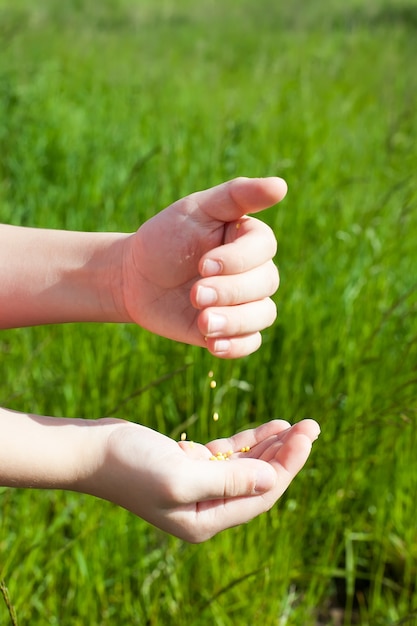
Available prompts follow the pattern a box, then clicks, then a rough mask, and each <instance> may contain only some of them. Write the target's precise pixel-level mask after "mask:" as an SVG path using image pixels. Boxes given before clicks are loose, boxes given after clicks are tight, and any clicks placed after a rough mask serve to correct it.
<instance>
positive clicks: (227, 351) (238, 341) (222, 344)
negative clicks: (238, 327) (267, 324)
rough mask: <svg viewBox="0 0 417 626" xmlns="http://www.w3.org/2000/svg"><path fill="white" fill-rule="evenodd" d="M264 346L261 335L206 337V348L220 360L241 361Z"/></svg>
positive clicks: (257, 333)
mask: <svg viewBox="0 0 417 626" xmlns="http://www.w3.org/2000/svg"><path fill="white" fill-rule="evenodd" d="M261 345H262V336H261V333H259V332H256V333H253V334H251V335H242V336H240V337H219V338H216V337H206V338H205V346H206V348H207V350H208V351H209V352H211V354H213V355H214V356H216V357H218V358H219V359H240V358H241V357H244V356H248V355H249V354H252V353H253V352H256V350H258V349H259V348H260V346H261Z"/></svg>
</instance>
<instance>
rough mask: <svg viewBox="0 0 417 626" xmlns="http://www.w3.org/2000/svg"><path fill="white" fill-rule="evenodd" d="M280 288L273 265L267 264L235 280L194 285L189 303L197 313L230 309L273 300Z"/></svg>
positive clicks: (216, 279)
mask: <svg viewBox="0 0 417 626" xmlns="http://www.w3.org/2000/svg"><path fill="white" fill-rule="evenodd" d="M278 286H279V274H278V269H277V267H276V265H275V264H274V263H273V262H272V261H268V262H267V263H264V264H263V265H261V266H258V267H256V268H255V269H253V270H249V271H247V272H245V273H244V274H237V275H235V276H213V277H211V278H206V279H203V280H200V281H198V282H197V283H195V284H194V285H193V287H192V289H191V292H190V298H191V303H192V305H193V306H194V307H196V308H198V309H204V308H206V307H208V306H233V305H235V304H243V303H245V302H253V301H255V300H262V299H263V298H266V297H268V296H272V295H273V294H274V293H275V292H276V290H277V289H278Z"/></svg>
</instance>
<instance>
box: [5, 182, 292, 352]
mask: <svg viewBox="0 0 417 626" xmlns="http://www.w3.org/2000/svg"><path fill="white" fill-rule="evenodd" d="M285 193H286V185H285V182H284V181H283V180H281V179H280V178H257V179H250V178H238V179H234V180H232V181H229V182H228V183H223V184H221V185H218V186H217V187H213V188H212V189H207V190H205V191H200V192H196V193H193V194H191V195H190V196H188V197H186V198H183V199H181V200H178V201H177V202H175V203H174V204H172V205H171V206H169V207H168V208H167V209H165V210H164V211H161V212H160V213H158V214H157V215H155V216H154V217H153V218H152V219H150V220H148V221H147V222H145V223H144V224H143V225H142V226H141V227H140V228H139V229H138V230H137V231H136V232H135V233H133V234H120V233H85V232H69V231H53V230H43V229H35V228H20V227H14V226H0V328H11V327H19V326H29V325H35V324H49V323H60V322H80V321H95V322H133V323H136V324H138V325H140V326H142V327H144V328H146V329H148V330H150V331H151V332H154V333H156V334H159V335H162V336H164V337H168V338H170V339H173V340H175V341H182V342H185V343H190V344H193V345H198V346H201V347H206V348H207V349H208V350H209V351H210V352H212V353H213V354H215V355H216V356H219V357H222V358H236V357H240V356H245V355H247V354H250V353H251V352H253V351H254V350H257V349H258V348H259V346H260V344H261V334H260V332H261V331H262V330H263V329H264V328H266V327H268V326H270V325H271V324H272V323H273V322H274V320H275V317H276V307H275V304H274V302H273V301H272V300H271V298H270V296H271V295H272V294H273V293H274V292H275V291H276V289H277V288H278V282H279V280H278V271H277V268H276V267H275V265H274V263H273V256H274V255H275V252H276V240H275V236H274V233H273V232H272V230H271V229H270V228H269V227H268V226H267V225H266V224H265V223H263V222H262V221H260V220H258V219H256V218H254V217H252V216H248V215H247V213H257V212H259V211H262V210H263V209H265V208H267V207H270V206H272V205H273V204H276V203H277V202H279V201H280V200H281V199H282V198H283V197H284V195H285Z"/></svg>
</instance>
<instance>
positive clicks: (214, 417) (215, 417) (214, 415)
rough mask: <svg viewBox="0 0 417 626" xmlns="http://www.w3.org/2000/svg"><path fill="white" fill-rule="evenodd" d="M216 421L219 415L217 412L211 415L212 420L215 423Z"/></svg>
mask: <svg viewBox="0 0 417 626" xmlns="http://www.w3.org/2000/svg"><path fill="white" fill-rule="evenodd" d="M218 419H219V414H218V413H217V412H215V413H213V420H214V421H215V422H217V420H218Z"/></svg>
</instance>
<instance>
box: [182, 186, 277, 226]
mask: <svg viewBox="0 0 417 626" xmlns="http://www.w3.org/2000/svg"><path fill="white" fill-rule="evenodd" d="M286 193H287V183H286V182H285V181H284V180H283V179H282V178H278V177H276V176H271V177H268V178H244V177H241V178H234V179H233V180H230V181H229V182H226V183H222V184H221V185H217V186H216V187H212V188H211V189H207V190H205V191H200V192H197V193H195V194H192V195H191V196H190V198H194V199H195V200H196V201H197V202H196V204H197V207H198V210H199V211H200V212H202V213H203V216H206V217H209V218H210V219H215V220H219V221H222V222H233V221H234V220H236V219H239V218H240V217H242V215H245V214H246V213H257V212H258V211H262V210H263V209H267V208H268V207H271V206H273V205H274V204H277V202H280V201H281V200H282V199H283V198H284V197H285V195H286Z"/></svg>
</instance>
